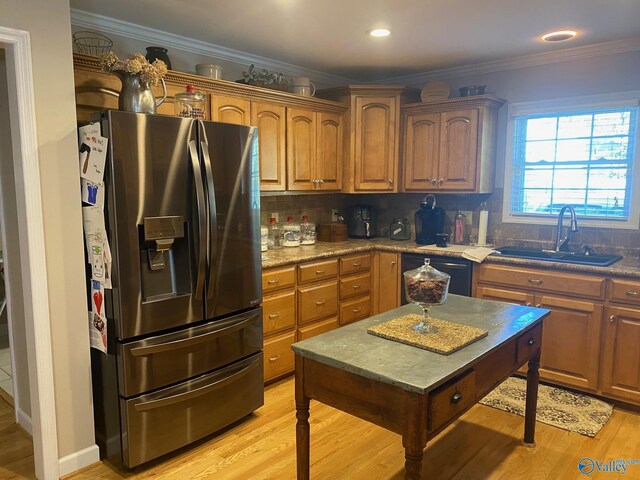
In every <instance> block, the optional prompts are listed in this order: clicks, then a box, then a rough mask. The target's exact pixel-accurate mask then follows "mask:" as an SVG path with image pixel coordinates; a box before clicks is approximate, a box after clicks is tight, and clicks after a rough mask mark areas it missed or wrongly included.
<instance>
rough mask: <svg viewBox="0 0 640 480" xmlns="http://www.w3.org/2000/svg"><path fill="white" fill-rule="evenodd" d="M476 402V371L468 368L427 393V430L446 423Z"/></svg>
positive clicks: (435, 428)
mask: <svg viewBox="0 0 640 480" xmlns="http://www.w3.org/2000/svg"><path fill="white" fill-rule="evenodd" d="M475 403H476V371H475V370H469V371H468V372H466V373H463V374H461V375H459V376H457V377H456V378H454V379H452V380H450V381H448V382H447V383H445V384H444V385H442V386H440V387H438V388H437V389H436V390H434V391H433V392H431V394H430V395H429V415H428V420H427V421H428V430H429V431H430V432H433V431H435V430H437V429H438V428H440V427H442V426H444V425H446V424H447V423H449V422H450V421H451V420H453V419H454V418H456V417H457V416H458V415H459V414H461V413H462V412H464V411H465V410H466V409H467V408H469V407H471V406H472V405H473V404H475Z"/></svg>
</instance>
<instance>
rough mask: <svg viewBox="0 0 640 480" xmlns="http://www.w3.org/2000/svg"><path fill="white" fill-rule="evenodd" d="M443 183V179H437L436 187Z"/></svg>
mask: <svg viewBox="0 0 640 480" xmlns="http://www.w3.org/2000/svg"><path fill="white" fill-rule="evenodd" d="M443 183H444V178H439V179H438V186H440V185H442V184H443Z"/></svg>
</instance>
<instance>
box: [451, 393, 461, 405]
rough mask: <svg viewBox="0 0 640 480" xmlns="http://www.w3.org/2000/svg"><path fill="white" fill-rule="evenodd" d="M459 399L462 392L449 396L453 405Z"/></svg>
mask: <svg viewBox="0 0 640 480" xmlns="http://www.w3.org/2000/svg"><path fill="white" fill-rule="evenodd" d="M460 400H462V394H461V393H460V392H456V393H454V394H453V396H452V397H451V403H453V404H454V405H455V404H456V403H458V402H459V401H460Z"/></svg>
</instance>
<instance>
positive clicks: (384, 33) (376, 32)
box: [369, 28, 391, 37]
mask: <svg viewBox="0 0 640 480" xmlns="http://www.w3.org/2000/svg"><path fill="white" fill-rule="evenodd" d="M369 35H371V36H372V37H388V36H389V35H391V30H389V29H388V28H372V29H371V30H369Z"/></svg>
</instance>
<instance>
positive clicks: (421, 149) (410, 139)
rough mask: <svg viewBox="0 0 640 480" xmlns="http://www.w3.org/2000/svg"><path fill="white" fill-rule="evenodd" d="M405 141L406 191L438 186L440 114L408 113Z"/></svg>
mask: <svg viewBox="0 0 640 480" xmlns="http://www.w3.org/2000/svg"><path fill="white" fill-rule="evenodd" d="M404 126H405V127H404V128H405V130H404V131H405V140H404V164H403V165H404V188H405V190H421V191H424V190H433V189H436V188H437V180H438V178H439V176H438V155H439V153H440V151H439V147H440V114H439V113H423V114H420V115H407V116H406V118H405V124H404Z"/></svg>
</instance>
